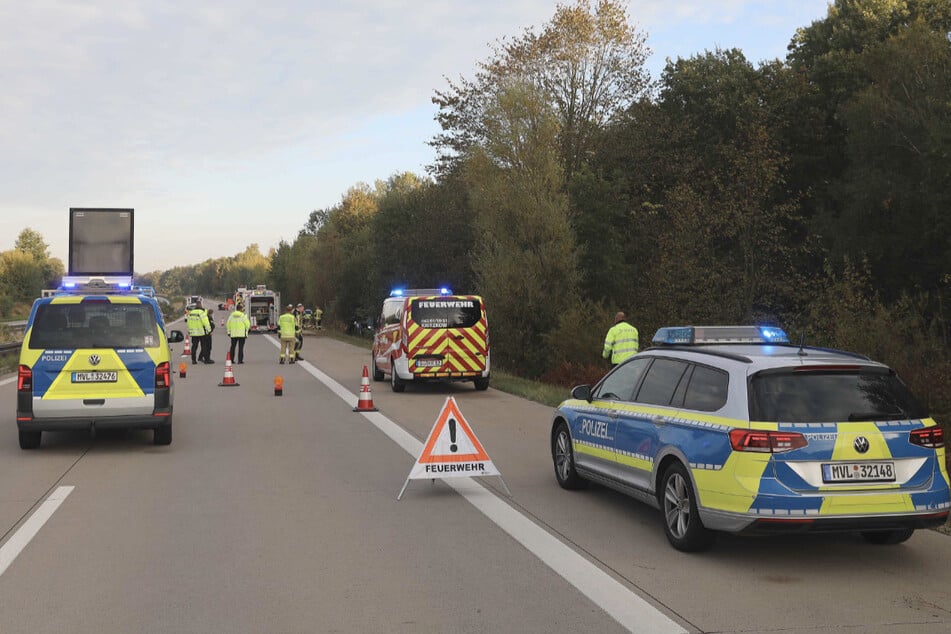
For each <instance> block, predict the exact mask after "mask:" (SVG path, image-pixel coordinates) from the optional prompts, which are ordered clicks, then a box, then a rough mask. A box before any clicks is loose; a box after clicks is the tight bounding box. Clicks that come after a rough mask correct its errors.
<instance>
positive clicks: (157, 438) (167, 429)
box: [152, 421, 172, 445]
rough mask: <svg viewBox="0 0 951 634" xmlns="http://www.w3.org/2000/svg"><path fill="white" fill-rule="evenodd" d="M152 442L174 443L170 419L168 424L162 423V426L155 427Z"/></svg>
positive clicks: (157, 443)
mask: <svg viewBox="0 0 951 634" xmlns="http://www.w3.org/2000/svg"><path fill="white" fill-rule="evenodd" d="M152 444H155V445H171V444H172V423H171V421H169V424H168V425H162V426H161V427H156V428H155V431H153V432H152Z"/></svg>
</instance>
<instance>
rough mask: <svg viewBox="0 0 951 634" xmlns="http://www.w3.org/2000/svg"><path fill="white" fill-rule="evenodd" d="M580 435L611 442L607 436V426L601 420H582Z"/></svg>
mask: <svg viewBox="0 0 951 634" xmlns="http://www.w3.org/2000/svg"><path fill="white" fill-rule="evenodd" d="M581 433H582V434H585V435H586V436H594V437H595V438H603V439H605V440H611V437H610V436H609V435H608V424H607V423H606V422H605V421H603V420H591V419H590V418H582V419H581Z"/></svg>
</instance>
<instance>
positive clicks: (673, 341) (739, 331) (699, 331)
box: [652, 326, 789, 346]
mask: <svg viewBox="0 0 951 634" xmlns="http://www.w3.org/2000/svg"><path fill="white" fill-rule="evenodd" d="M652 342H653V343H654V344H655V345H667V346H672V345H695V344H703V343H789V337H787V336H786V333H785V332H784V331H783V329H782V328H775V327H772V326H668V327H665V328H659V329H658V330H657V333H656V334H655V335H654V339H653V340H652Z"/></svg>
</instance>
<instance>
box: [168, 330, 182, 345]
mask: <svg viewBox="0 0 951 634" xmlns="http://www.w3.org/2000/svg"><path fill="white" fill-rule="evenodd" d="M166 339H168V342H169V343H181V342H182V341H185V335H184V334H183V333H182V331H181V330H172V331H170V332H169V333H168V334H167V335H166Z"/></svg>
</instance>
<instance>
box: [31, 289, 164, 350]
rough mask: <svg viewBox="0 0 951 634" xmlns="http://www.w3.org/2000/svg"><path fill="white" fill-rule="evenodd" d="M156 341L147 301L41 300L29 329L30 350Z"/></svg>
mask: <svg viewBox="0 0 951 634" xmlns="http://www.w3.org/2000/svg"><path fill="white" fill-rule="evenodd" d="M158 345H159V340H158V329H157V326H156V324H155V314H154V313H153V312H152V308H151V306H148V305H147V304H118V303H116V304H114V303H112V302H109V301H103V302H82V303H80V304H43V305H42V306H39V307H38V308H37V309H36V318H35V319H34V320H33V327H32V330H31V332H30V349H31V350H44V349H49V348H64V349H75V348H155V347H158Z"/></svg>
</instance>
